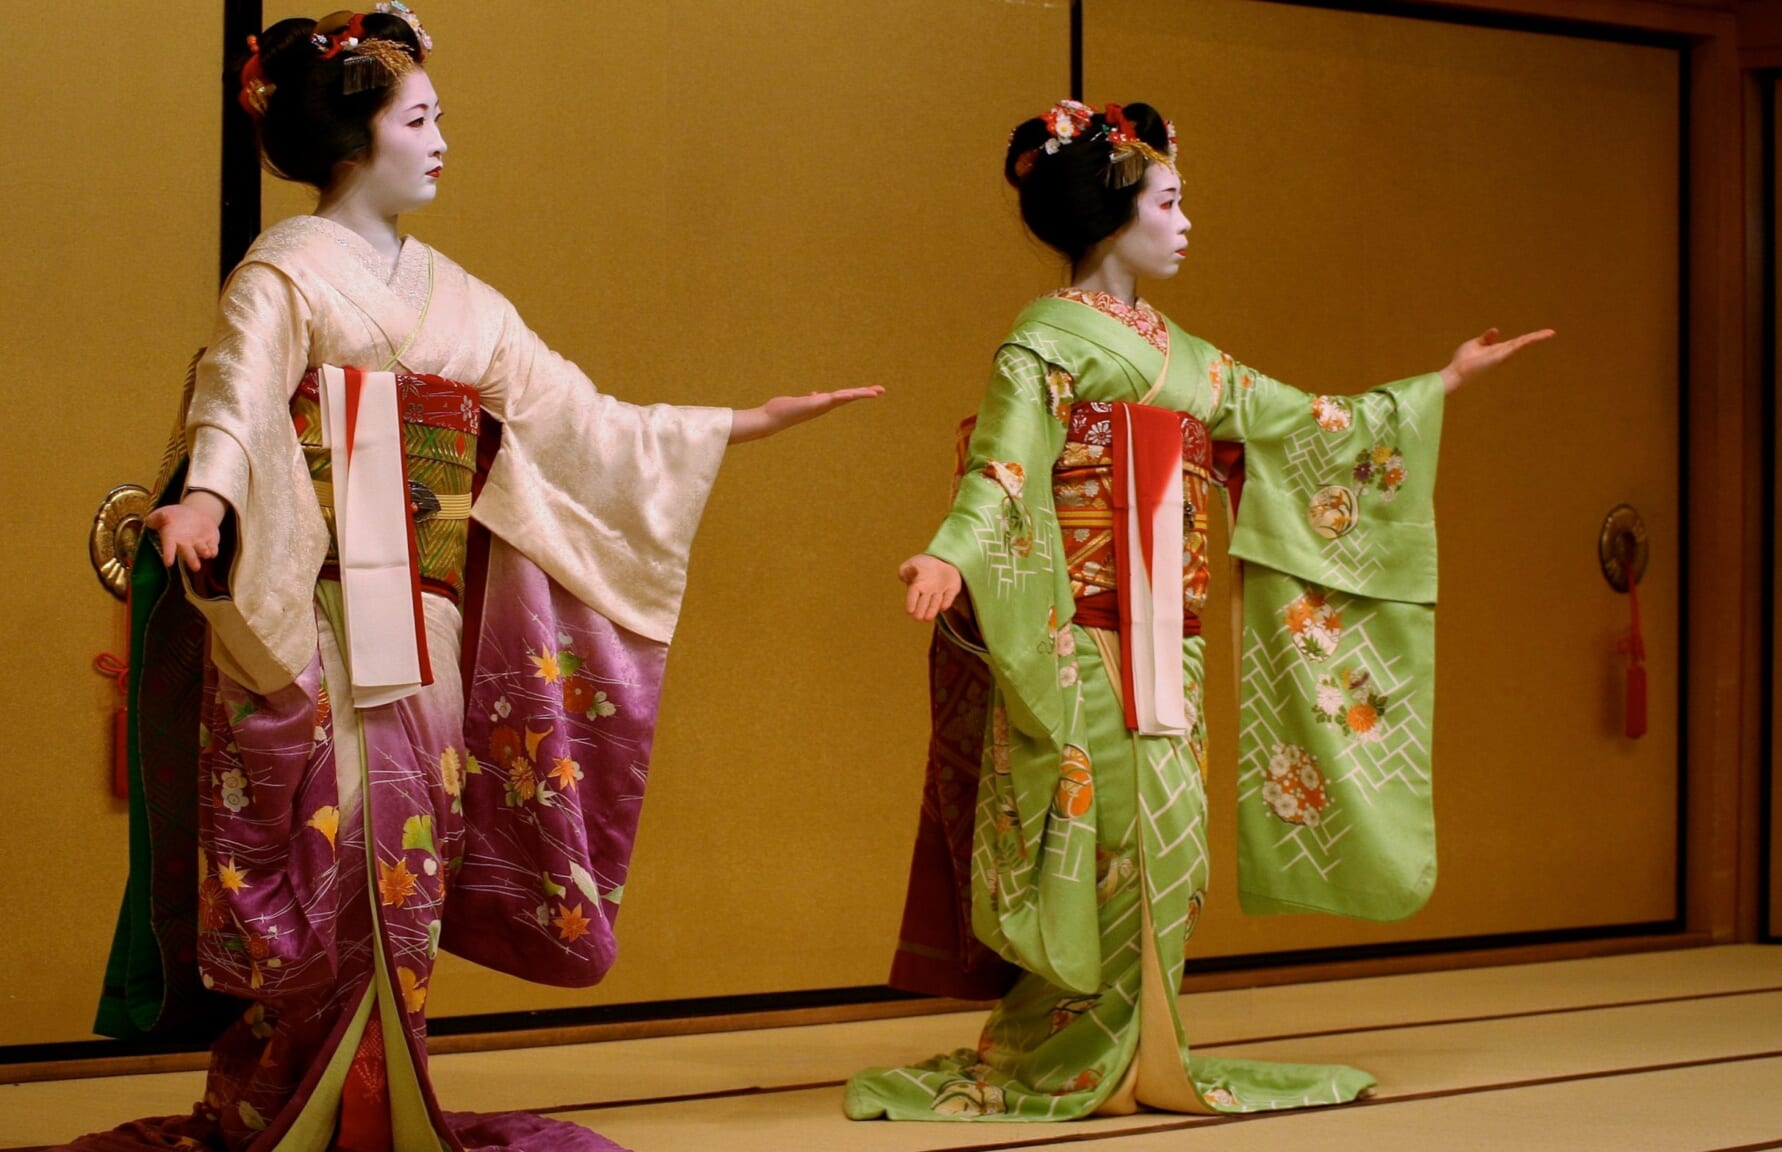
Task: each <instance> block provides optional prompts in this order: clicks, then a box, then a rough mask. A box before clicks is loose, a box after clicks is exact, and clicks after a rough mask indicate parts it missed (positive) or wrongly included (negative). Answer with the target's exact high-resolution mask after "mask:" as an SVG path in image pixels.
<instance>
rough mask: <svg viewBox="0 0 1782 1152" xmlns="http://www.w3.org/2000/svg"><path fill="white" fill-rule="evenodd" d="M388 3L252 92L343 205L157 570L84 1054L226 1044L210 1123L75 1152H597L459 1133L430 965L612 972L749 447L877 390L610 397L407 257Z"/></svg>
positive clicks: (224, 412)
mask: <svg viewBox="0 0 1782 1152" xmlns="http://www.w3.org/2000/svg"><path fill="white" fill-rule="evenodd" d="M379 7H380V9H381V10H380V11H378V12H373V13H368V14H349V13H343V14H341V15H340V16H338V17H336V18H331V19H330V20H329V21H327V22H324V23H323V24H321V25H318V24H317V23H316V22H314V21H309V20H287V21H284V22H282V23H280V24H278V25H275V26H274V27H272V28H270V29H268V30H267V32H266V33H265V34H264V35H263V36H262V37H260V38H259V39H258V40H257V41H252V42H251V47H252V48H253V49H254V54H253V56H252V57H251V58H250V59H249V60H248V62H247V64H246V66H245V68H244V69H243V74H242V103H243V105H244V107H246V108H247V109H248V110H249V111H250V113H252V114H253V115H254V116H255V118H256V121H257V123H258V124H259V127H260V137H261V143H262V147H263V150H264V153H265V155H266V158H267V161H268V163H269V164H270V165H271V166H272V167H273V168H275V169H276V170H277V171H278V172H280V173H281V174H282V175H286V176H289V177H292V178H295V179H300V180H306V181H309V182H311V183H313V184H315V185H316V186H317V187H318V188H319V189H320V192H321V198H320V202H319V205H318V207H317V210H316V213H315V214H314V215H312V216H303V217H298V218H296V219H291V220H286V221H284V222H282V223H280V224H277V225H275V226H274V227H272V228H270V229H268V230H267V231H266V232H265V233H264V234H263V235H261V236H260V238H259V239H258V240H257V241H256V242H255V243H254V245H253V246H252V248H251V249H250V250H249V251H248V253H247V256H246V258H245V259H244V260H243V261H242V263H241V264H240V266H239V267H238V268H236V270H235V271H234V273H233V275H232V276H231V277H230V279H229V281H228V283H227V285H226V286H225V288H224V292H223V298H222V302H221V307H220V312H219V316H218V320H217V327H216V331H215V334H214V336H213V338H212V341H211V343H210V346H209V348H208V350H207V351H206V352H205V353H204V354H203V356H202V358H201V359H200V360H199V361H198V363H197V365H196V372H195V377H194V379H193V381H192V382H191V387H190V390H189V393H188V402H187V405H186V410H185V412H184V416H183V420H182V423H181V435H180V436H179V438H178V444H177V446H176V448H175V450H174V451H173V453H172V454H171V460H170V465H171V466H170V467H169V469H168V474H167V476H166V478H165V482H166V489H167V491H166V495H165V497H164V499H165V500H167V501H169V502H166V503H163V504H162V505H161V507H159V508H158V509H157V510H156V511H155V512H154V513H153V514H152V515H151V516H150V517H149V519H148V526H149V527H151V528H153V529H154V530H155V531H156V532H157V533H158V534H159V548H160V551H161V555H162V558H163V561H164V562H165V563H166V564H167V565H170V566H176V567H177V569H178V570H179V571H180V572H181V575H182V576H183V577H184V584H185V586H186V587H185V597H184V601H182V599H181V597H180V596H179V589H178V588H177V587H176V588H174V589H173V594H172V595H167V596H159V595H157V594H156V593H157V591H158V588H157V582H158V581H159V582H163V583H164V582H165V576H164V575H163V573H162V571H161V570H156V571H152V572H151V571H150V570H151V569H156V566H155V565H153V564H146V563H145V564H142V565H139V566H138V569H139V578H138V585H137V588H136V589H135V592H136V596H135V607H136V609H137V610H136V612H135V618H136V627H135V636H134V639H135V641H136V644H135V650H136V652H137V654H138V657H139V667H138V668H137V669H136V674H135V675H134V676H133V677H132V680H133V692H134V696H135V700H134V703H135V704H136V715H137V716H138V727H137V731H136V733H134V734H133V740H132V747H133V750H134V751H135V753H136V765H137V776H138V779H137V782H136V797H135V802H134V803H133V813H134V815H135V816H136V817H137V819H136V820H134V821H133V831H132V844H133V869H132V886H131V890H130V893H129V894H128V895H127V897H126V902H125V909H124V914H123V917H122V919H121V922H120V930H119V937H118V943H117V945H116V946H115V948H114V954H113V962H112V965H111V967H110V969H109V971H108V979H107V995H106V998H105V1000H104V1002H103V1003H102V1007H101V1013H100V1024H99V1027H100V1029H101V1030H102V1031H107V1032H110V1033H112V1034H124V1035H129V1034H141V1033H144V1032H153V1033H155V1034H167V1033H171V1032H178V1031H180V1030H181V1029H182V1028H184V1029H185V1030H186V1031H187V1033H188V1034H189V1032H190V1030H191V1028H192V1027H197V1026H201V1021H202V1020H205V1019H208V1020H210V1021H220V1022H221V1023H222V1025H223V1027H222V1032H221V1035H220V1037H219V1038H217V1039H216V1041H215V1043H214V1045H213V1048H212V1064H211V1071H210V1077H209V1081H208V1083H207V1086H206V1091H205V1096H204V1099H203V1101H202V1102H201V1103H200V1104H199V1105H198V1107H197V1109H196V1110H195V1112H194V1113H193V1114H192V1115H190V1116H187V1117H177V1118H168V1119H164V1120H153V1121H141V1122H138V1123H136V1124H133V1125H129V1126H126V1127H125V1128H122V1129H119V1130H117V1131H116V1132H113V1133H107V1134H102V1135H98V1136H93V1137H88V1138H85V1139H84V1140H83V1141H82V1142H81V1145H80V1146H82V1147H90V1148H126V1147H139V1146H143V1145H146V1144H155V1145H156V1146H165V1145H166V1144H168V1143H171V1142H177V1141H196V1142H198V1143H200V1144H203V1145H205V1146H209V1147H215V1148H219V1149H223V1148H227V1149H232V1150H233V1149H244V1148H254V1149H262V1148H264V1149H270V1148H273V1147H277V1148H279V1149H281V1150H282V1149H306V1148H314V1149H321V1148H326V1147H329V1146H331V1145H338V1146H340V1147H343V1148H350V1149H355V1150H358V1152H368V1150H375V1149H380V1148H388V1147H396V1148H422V1147H426V1148H448V1149H455V1148H459V1147H481V1146H523V1147H539V1148H610V1147H612V1145H611V1144H609V1143H608V1142H607V1141H605V1140H603V1139H602V1138H600V1137H598V1136H596V1135H594V1134H593V1133H591V1132H588V1131H587V1130H585V1129H582V1128H579V1127H577V1126H575V1125H572V1124H566V1123H560V1122H556V1121H550V1120H546V1119H543V1118H540V1117H536V1116H531V1115H528V1114H522V1113H514V1114H505V1115H496V1116H477V1115H471V1114H462V1113H459V1114H448V1113H445V1112H443V1111H441V1109H440V1107H439V1105H438V1103H437V1102H436V1101H435V1099H434V1096H433V1091H432V1088H431V1086H430V1082H429V1080H428V1076H427V1057H426V1047H425V1037H426V1023H425V1005H426V1000H427V995H428V989H429V985H430V978H431V974H432V971H433V967H434V962H435V959H436V957H437V955H438V953H439V951H440V950H441V949H442V948H443V949H448V950H451V951H453V952H456V953H458V954H459V955H461V956H465V957H467V958H469V959H472V960H475V961H478V962H480V963H483V964H486V965H488V966H490V967H492V968H496V969H498V970H500V971H503V972H507V973H511V974H514V975H517V976H522V977H525V978H527V979H532V980H539V981H545V982H549V983H554V984H562V985H585V984H591V983H593V982H595V981H596V980H598V979H600V977H601V976H602V975H603V974H604V973H605V971H606V970H607V968H608V966H609V965H610V964H611V963H612V960H613V954H614V950H615V944H614V940H613V936H612V922H613V919H614V917H615V916H616V915H617V912H618V906H619V902H620V900H621V898H622V895H623V889H624V883H625V873H626V866H627V862H628V858H629V854H630V850H631V844H632V837H633V833H634V831H635V827H636V821H637V816H638V809H639V805H640V804H641V799H642V792H643V785H644V779H645V773H646V768H647V764H648V757H649V748H650V741H651V736H652V732H653V729H654V724H655V717H656V703H657V696H658V692H659V688H660V682H661V676H662V670H663V664H664V660H665V657H666V651H667V645H668V642H669V639H670V637H671V636H672V634H673V631H674V625H675V620H676V616H677V614H678V611H679V608H680V602H681V595H682V589H683V587H684V584H685V576H686V564H687V556H688V549H689V547H690V545H691V542H692V538H693V534H694V530H695V528H696V526H697V524H698V521H699V517H700V512H701V509H702V508H703V506H704V503H705V499H706V495H707V492H708V491H709V489H710V486H711V483H712V480H713V477H714V475H715V473H716V471H717V468H718V464H719V461H720V459H721V457H722V455H723V452H724V448H725V446H726V444H727V443H730V442H733V441H737V440H745V439H750V438H755V437H760V436H765V435H769V434H771V433H773V432H775V431H778V430H779V429H782V428H784V427H787V426H789V425H791V424H793V423H796V422H799V421H801V420H805V419H809V418H811V417H813V416H816V415H818V414H821V413H823V412H825V411H827V410H829V409H831V408H833V407H835V406H837V405H839V404H842V403H845V402H847V401H849V400H852V399H856V398H859V397H862V396H868V395H874V394H876V393H877V392H878V391H879V390H878V389H876V388H865V389H853V390H849V391H844V392H836V393H828V394H813V395H811V396H806V397H799V398H781V399H778V400H774V401H770V402H769V403H767V404H766V405H764V406H762V407H761V408H756V409H750V410H746V411H735V412H732V411H730V410H728V409H711V408H675V407H668V406H656V407H647V408H640V407H634V406H631V405H627V404H623V403H620V402H618V401H616V400H613V399H611V398H610V397H607V396H603V395H601V394H600V393H599V392H598V391H597V390H596V389H595V388H594V387H593V385H592V384H591V383H590V382H589V381H588V379H587V378H586V377H585V376H583V375H582V373H581V372H580V371H578V370H577V369H576V367H575V366H574V365H573V364H571V363H569V362H568V361H566V360H564V359H562V358H561V357H559V356H557V355H556V354H554V353H552V352H551V351H550V350H549V349H548V348H546V347H545V346H544V344H543V343H542V342H541V341H540V340H539V338H538V337H537V336H535V335H533V333H531V332H530V331H528V330H527V328H526V326H525V325H524V324H523V323H522V322H521V320H520V318H519V316H518V315H517V314H516V313H515V311H514V309H513V307H512V306H511V305H510V304H509V303H508V302H507V301H506V300H505V299H503V298H502V297H501V295H500V294H499V293H497V292H496V291H494V290H493V289H492V288H490V287H489V286H487V285H486V284H483V283H482V282H481V281H478V280H477V279H475V278H474V277H472V276H470V275H469V274H468V273H466V272H465V271H464V270H463V269H461V268H459V267H458V266H457V265H456V264H454V263H452V262H451V261H450V260H449V259H447V258H446V257H445V256H443V255H442V254H440V253H438V252H435V251H433V250H432V249H430V248H428V247H427V246H426V245H425V244H422V243H421V242H420V241H418V240H416V239H414V238H413V237H407V238H401V237H400V234H399V233H398V231H397V224H396V222H397V217H398V215H399V214H400V213H402V212H404V211H408V210H412V209H415V208H418V207H420V206H422V205H423V204H425V203H427V202H428V201H430V200H431V199H432V198H433V196H434V195H435V192H436V188H437V181H438V180H439V177H440V175H441V172H442V169H443V162H444V157H445V153H446V146H445V141H444V139H443V138H442V137H441V135H440V131H439V126H438V117H439V103H438V99H437V97H436V96H435V94H434V90H433V87H432V85H431V83H430V82H429V79H428V76H427V74H426V72H425V71H424V70H423V69H422V68H421V67H420V62H421V61H422V60H423V59H424V58H425V55H426V50H427V47H428V46H429V44H428V41H427V38H426V36H425V34H424V32H422V31H421V28H420V25H419V22H418V21H417V20H416V19H414V17H413V14H412V13H410V12H408V11H407V9H405V8H403V6H401V5H399V4H398V5H380V6H379ZM176 583H177V582H176ZM185 601H189V603H190V604H192V605H195V606H196V608H197V611H198V613H200V614H201V617H196V616H193V615H192V614H190V612H189V610H187V609H185V603H184V602H185ZM182 661H183V664H182ZM461 669H462V670H463V671H462V673H461V671H460V670H461ZM182 670H183V671H185V672H189V673H192V674H193V676H192V677H189V678H182V676H181V675H180V673H181V671H182ZM198 674H201V676H202V679H201V683H202V689H201V691H200V690H197V689H196V688H195V685H197V684H198V683H199V681H198V680H197V679H196V676H197V675H198ZM188 685H191V686H193V687H188ZM194 742H195V744H196V747H195V748H194V747H193V745H194ZM194 769H195V774H194ZM194 785H195V787H194ZM194 840H195V841H196V844H195V845H194V844H193V841H194ZM194 847H195V848H196V851H195V852H193V851H192V849H193V848H194ZM194 858H195V861H196V865H197V874H196V875H194V874H193V870H192V864H193V862H194ZM213 1033H214V1026H213Z"/></svg>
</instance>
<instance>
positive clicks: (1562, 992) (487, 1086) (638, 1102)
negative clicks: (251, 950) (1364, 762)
mask: <svg viewBox="0 0 1782 1152" xmlns="http://www.w3.org/2000/svg"><path fill="white" fill-rule="evenodd" d="M1183 1015H1184V1018H1185V1020H1186V1021H1187V1024H1188V1028H1189V1038H1190V1040H1191V1041H1192V1042H1194V1043H1195V1044H1196V1045H1197V1047H1198V1048H1199V1049H1200V1050H1202V1051H1207V1052H1218V1053H1224V1054H1228V1055H1229V1054H1237V1053H1241V1054H1243V1055H1247V1056H1256V1057H1261V1058H1265V1059H1267V1058H1273V1059H1282V1060H1294V1061H1342V1062H1345V1063H1352V1064H1357V1065H1360V1066H1361V1067H1364V1068H1366V1069H1367V1070H1368V1071H1370V1072H1372V1073H1373V1074H1374V1075H1375V1076H1377V1077H1378V1078H1379V1081H1380V1087H1379V1090H1378V1093H1377V1094H1376V1095H1375V1097H1374V1098H1373V1099H1371V1100H1369V1101H1366V1102H1364V1103H1362V1104H1358V1105H1351V1106H1349V1107H1346V1108H1342V1109H1330V1110H1314V1111H1308V1112H1296V1113H1278V1114H1271V1115H1263V1116H1253V1117H1186V1116H1171V1115H1162V1114H1157V1113H1145V1114H1141V1115H1138V1116H1132V1117H1125V1118H1120V1119H1105V1120H1095V1121H1089V1122H1085V1123H1080V1124H1068V1125H1067V1124H1018V1125H1017V1124H984V1123H978V1124H969V1123H945V1124H892V1123H885V1122H876V1123H866V1124H856V1123H850V1122H848V1121H847V1120H845V1119H843V1117H842V1115H841V1081H842V1080H843V1079H844V1078H845V1077H846V1076H847V1075H848V1074H849V1073H850V1072H853V1071H854V1070H856V1069H858V1068H862V1067H866V1066H868V1065H877V1064H894V1063H901V1062H906V1061H912V1060H917V1059H922V1058H925V1057H927V1056H930V1055H933V1054H934V1053H936V1052H939V1051H943V1050H946V1049H951V1048H958V1047H965V1046H969V1045H971V1044H972V1043H973V1042H974V1041H975V1039H976V1036H977V1030H978V1024H979V1022H980V1020H981V1013H959V1014H951V1015H943V1016H926V1017H915V1018H910V1019H901V1020H877V1021H865V1022H860V1023H852V1024H826V1025H818V1026H810V1027H800V1028H781V1029H769V1030H762V1031H753V1032H729V1033H720V1034H714V1035H704V1036H679V1037H666V1038H661V1039H652V1040H629V1041H617V1042H610V1043H604V1044H585V1045H570V1046H563V1047H550V1048H530V1049H511V1050H506V1051H497V1052H471V1053H459V1054H452V1055H443V1056H438V1057H435V1059H434V1061H433V1070H434V1079H435V1082H436V1084H437V1086H438V1089H439V1094H440V1098H441V1099H442V1100H443V1101H444V1103H445V1104H446V1106H447V1107H448V1108H451V1109H453V1110H460V1109H463V1110H478V1111H493V1110H511V1109H516V1108H521V1109H529V1110H533V1111H538V1112H544V1113H548V1114H550V1115H553V1116H557V1117H559V1118H562V1119H568V1120H573V1121H576V1122H577V1123H581V1124H585V1125H587V1126H588V1127H590V1128H594V1129H596V1130H597V1131H600V1132H602V1133H604V1134H606V1135H607V1136H609V1137H611V1138H612V1139H614V1140H617V1141H618V1142H620V1143H621V1144H625V1145H627V1146H629V1147H632V1148H635V1149H637V1150H638V1152H681V1150H687V1152H692V1150H698V1152H706V1150H720V1152H805V1150H809V1152H828V1150H831V1149H835V1150H848V1152H852V1150H855V1149H858V1150H860V1152H917V1150H922V1152H940V1150H952V1149H959V1150H964V1149H987V1148H1044V1147H1046V1146H1048V1145H1054V1144H1057V1145H1069V1146H1070V1148H1071V1152H1078V1150H1083V1152H1093V1150H1097V1149H1101V1150H1106V1152H1155V1150H1161V1149H1182V1148H1189V1149H1192V1150H1193V1152H1251V1150H1260V1149H1292V1148H1317V1149H1318V1150H1319V1152H1350V1150H1355V1152H1396V1150H1399V1149H1435V1150H1441V1152H1448V1150H1454V1152H1466V1150H1470V1149H1531V1150H1532V1149H1566V1150H1572V1149H1576V1150H1580V1152H1594V1150H1598V1149H1600V1150H1603V1152H1611V1150H1613V1152H1627V1150H1635V1149H1637V1150H1650V1152H1673V1150H1674V1152H1756V1150H1757V1149H1782V947H1774V946H1770V947H1766V946H1755V945H1752V946H1737V947H1724V948H1703V949H1689V950H1681V951H1675V952H1655V953H1643V954H1638V955H1628V956H1617V957H1606V958H1600V959H1591V960H1573V961H1564V962H1559V963H1551V964H1526V965H1515V966H1509V967H1501V968H1474V969H1464V970H1459V971H1446V972H1431V973H1423V974H1418V975H1407V976H1388V977H1379V978H1374V979H1367V980H1346V981H1333V982H1326V983H1317V984H1299V985H1291V986H1282V987H1271V988H1259V989H1248V990H1240V991H1229V992H1213V993H1202V994H1199V995H1194V996H1188V997H1184V999H1183ZM3 1077H4V1069H3V1068H0V1078H3ZM202 1083H203V1074H202V1073H201V1072H179V1073H165V1074H159V1075H145V1076H121V1077H109V1078H105V1079H93V1080H62V1081H45V1082H38V1083H30V1084H13V1085H0V1152H8V1150H11V1149H17V1148H25V1147H41V1146H44V1145H54V1144H56V1143H59V1142H61V1141H64V1140H67V1139H69V1138H70V1137H73V1136H75V1135H78V1134H80V1133H81V1132H84V1131H91V1130H94V1129H99V1128H105V1127H110V1126H112V1125H114V1124H117V1123H121V1122H123V1121H125V1120H128V1119H132V1118H134V1117H137V1116H144V1115H153V1114H165V1113H170V1112H177V1111H181V1110H183V1109H184V1107H185V1106H186V1104H187V1103H188V1102H189V1101H190V1100H192V1099H194V1098H195V1097H196V1095H197V1093H198V1092H199V1090H200V1088H201V1086H202Z"/></svg>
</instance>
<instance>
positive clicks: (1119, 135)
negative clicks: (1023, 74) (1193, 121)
mask: <svg viewBox="0 0 1782 1152" xmlns="http://www.w3.org/2000/svg"><path fill="white" fill-rule="evenodd" d="M1095 117H1096V111H1095V109H1093V108H1091V107H1089V105H1087V104H1084V103H1082V102H1080V101H1077V100H1060V101H1059V102H1058V103H1056V104H1054V105H1052V107H1051V108H1050V109H1049V110H1048V111H1047V112H1046V114H1045V115H1044V116H1041V117H1040V120H1041V121H1042V122H1043V123H1044V124H1045V126H1046V132H1047V138H1046V142H1045V143H1044V144H1042V145H1040V146H1039V147H1037V148H1030V149H1028V150H1027V151H1026V152H1023V153H1022V154H1021V155H1020V156H1018V157H1016V159H1015V178H1016V179H1017V180H1025V179H1027V174H1028V173H1030V172H1032V171H1033V166H1034V165H1035V164H1036V163H1038V162H1039V158H1040V155H1041V154H1042V153H1044V154H1045V155H1047V156H1054V155H1057V153H1058V150H1059V149H1060V148H1063V147H1064V146H1065V145H1067V144H1070V143H1073V142H1074V141H1077V140H1079V139H1088V140H1099V139H1103V138H1105V139H1106V140H1107V142H1108V146H1109V155H1108V166H1107V171H1106V172H1105V173H1103V177H1102V178H1103V180H1105V181H1106V183H1107V185H1108V187H1110V188H1127V187H1130V186H1131V185H1133V184H1134V183H1136V182H1137V181H1138V180H1139V179H1140V178H1141V177H1143V176H1144V174H1145V165H1146V164H1147V163H1150V164H1164V165H1167V166H1169V167H1171V168H1174V167H1175V164H1176V128H1175V125H1173V124H1171V123H1170V122H1169V121H1167V120H1165V121H1164V122H1163V126H1164V129H1165V131H1167V132H1168V133H1169V155H1167V156H1165V155H1164V154H1163V153H1161V152H1159V151H1158V150H1157V149H1155V148H1153V147H1151V146H1150V145H1149V144H1147V143H1145V142H1144V141H1143V140H1141V139H1140V138H1139V134H1138V131H1137V130H1136V129H1135V128H1133V126H1132V122H1131V121H1130V120H1128V119H1127V118H1126V113H1125V111H1124V110H1123V109H1122V108H1121V106H1120V105H1118V104H1109V105H1108V106H1107V108H1106V109H1104V110H1103V112H1102V113H1101V117H1102V124H1101V127H1100V128H1099V129H1095ZM1092 129H1095V130H1094V131H1091V130H1092Z"/></svg>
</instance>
